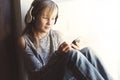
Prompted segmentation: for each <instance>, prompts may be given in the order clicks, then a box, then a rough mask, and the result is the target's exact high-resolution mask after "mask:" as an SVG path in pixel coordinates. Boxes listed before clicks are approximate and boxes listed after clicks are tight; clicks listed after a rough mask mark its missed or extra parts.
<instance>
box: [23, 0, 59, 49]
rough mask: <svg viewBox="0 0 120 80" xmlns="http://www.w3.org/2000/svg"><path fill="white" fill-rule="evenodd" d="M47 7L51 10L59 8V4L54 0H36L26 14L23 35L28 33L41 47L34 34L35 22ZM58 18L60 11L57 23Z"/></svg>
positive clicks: (35, 43) (36, 44)
mask: <svg viewBox="0 0 120 80" xmlns="http://www.w3.org/2000/svg"><path fill="white" fill-rule="evenodd" d="M46 7H49V8H50V9H51V10H54V9H55V8H57V9H58V5H57V4H56V3H55V2H53V1H52V0H34V1H33V2H32V4H31V7H30V9H29V10H28V12H27V14H26V16H25V29H24V31H23V35H24V34H26V35H28V36H29V38H30V39H31V41H32V42H33V43H34V45H35V46H36V47H39V45H38V39H37V38H36V37H35V35H34V31H35V27H36V25H35V24H36V21H37V19H38V17H39V16H41V14H42V11H43V10H44V9H46ZM57 18H58V13H57V16H56V18H55V23H56V21H57ZM55 23H54V24H55Z"/></svg>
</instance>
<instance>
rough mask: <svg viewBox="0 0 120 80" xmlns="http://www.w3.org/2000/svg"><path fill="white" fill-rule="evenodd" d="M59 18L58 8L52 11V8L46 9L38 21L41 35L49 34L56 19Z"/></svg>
mask: <svg viewBox="0 0 120 80" xmlns="http://www.w3.org/2000/svg"><path fill="white" fill-rule="evenodd" d="M56 16H57V8H55V9H54V10H51V9H50V8H45V9H44V10H43V12H42V14H41V15H40V16H39V18H38V21H37V30H38V31H39V32H41V33H47V32H49V30H50V29H51V27H52V26H53V25H54V23H55V18H56Z"/></svg>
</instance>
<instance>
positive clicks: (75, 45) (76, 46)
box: [71, 37, 80, 49]
mask: <svg viewBox="0 0 120 80" xmlns="http://www.w3.org/2000/svg"><path fill="white" fill-rule="evenodd" d="M79 43H80V37H78V38H76V39H75V40H73V41H72V44H71V46H72V48H74V49H80V44H79Z"/></svg>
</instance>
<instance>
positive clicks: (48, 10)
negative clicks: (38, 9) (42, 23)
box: [41, 7, 58, 16]
mask: <svg viewBox="0 0 120 80" xmlns="http://www.w3.org/2000/svg"><path fill="white" fill-rule="evenodd" d="M57 13H58V9H57V7H54V8H50V7H46V8H45V9H44V10H43V11H42V15H41V16H56V15H57Z"/></svg>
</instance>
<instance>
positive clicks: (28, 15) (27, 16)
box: [25, 6, 34, 23]
mask: <svg viewBox="0 0 120 80" xmlns="http://www.w3.org/2000/svg"><path fill="white" fill-rule="evenodd" d="M33 8H34V7H33V6H31V7H30V9H29V10H28V12H27V14H26V19H25V21H26V23H31V22H32V20H34V17H33V16H32V10H33Z"/></svg>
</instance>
